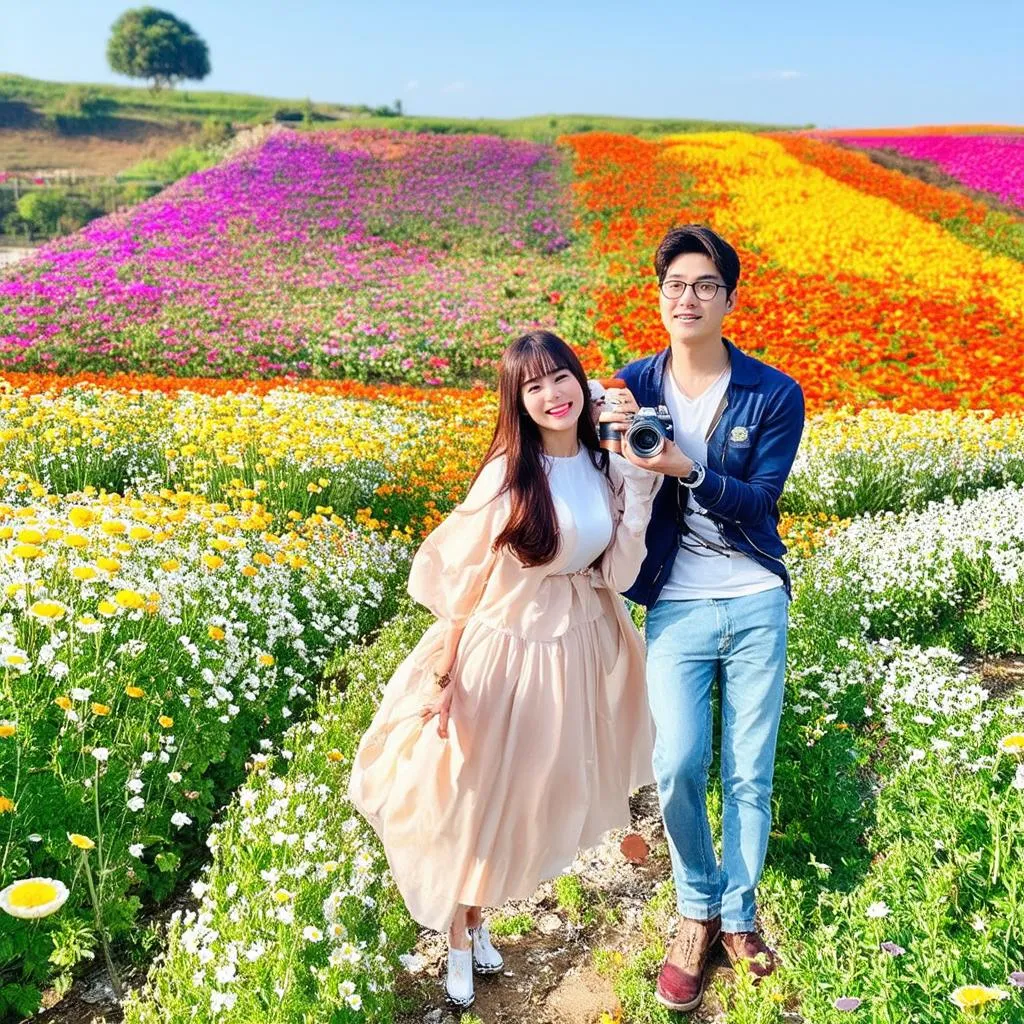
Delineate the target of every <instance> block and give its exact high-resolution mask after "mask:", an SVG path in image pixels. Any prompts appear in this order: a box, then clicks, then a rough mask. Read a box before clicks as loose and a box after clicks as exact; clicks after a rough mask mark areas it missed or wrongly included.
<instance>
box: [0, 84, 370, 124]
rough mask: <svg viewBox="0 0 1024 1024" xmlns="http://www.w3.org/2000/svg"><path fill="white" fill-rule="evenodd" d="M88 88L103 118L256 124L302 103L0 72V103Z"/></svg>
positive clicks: (330, 107)
mask: <svg viewBox="0 0 1024 1024" xmlns="http://www.w3.org/2000/svg"><path fill="white" fill-rule="evenodd" d="M75 87H77V88H80V89H84V90H88V91H89V92H90V93H91V94H92V95H94V96H95V97H96V98H97V99H98V100H101V101H103V102H104V108H105V116H106V117H108V118H118V117H133V118H140V117H141V118H144V119H149V120H155V121H196V122H199V121H202V120H204V119H205V118H207V117H216V118H226V119H228V120H231V121H245V122H249V123H252V124H259V123H261V122H263V121H269V120H271V119H272V118H273V117H274V113H275V111H277V110H279V109H281V108H285V107H286V108H288V109H292V110H295V111H296V112H298V113H300V114H301V112H302V109H303V106H304V105H305V103H306V101H305V100H304V99H303V100H296V99H277V98H274V97H271V96H255V95H252V94H249V93H241V92H206V91H205V90H196V89H188V88H178V89H164V90H160V91H159V92H154V91H153V90H152V89H149V88H147V87H145V86H136V85H93V84H88V83H83V84H79V83H68V82H46V81H43V80H42V79H38V78H27V77H25V76H24V75H11V74H0V103H2V102H8V103H24V104H27V105H28V106H30V107H33V108H43V107H48V106H51V105H52V104H55V103H57V102H59V101H60V100H61V98H62V97H63V96H64V95H65V94H66V93H67V91H68V90H69V89H71V88H75ZM312 106H313V113H314V116H316V115H319V116H320V117H321V118H323V119H327V120H333V119H335V118H343V117H349V116H351V115H352V114H353V113H359V112H364V113H368V111H369V108H367V107H362V106H345V105H342V104H339V103H314V104H313V105H312Z"/></svg>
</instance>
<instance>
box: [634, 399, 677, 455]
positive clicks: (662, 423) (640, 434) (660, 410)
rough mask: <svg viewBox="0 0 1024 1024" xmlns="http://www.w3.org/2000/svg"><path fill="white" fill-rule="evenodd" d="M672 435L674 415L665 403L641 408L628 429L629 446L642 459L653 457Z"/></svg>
mask: <svg viewBox="0 0 1024 1024" xmlns="http://www.w3.org/2000/svg"><path fill="white" fill-rule="evenodd" d="M671 436H672V417H671V416H670V415H669V412H668V409H667V408H666V407H665V406H664V405H659V406H657V407H656V408H655V407H652V406H644V407H643V408H642V409H639V410H638V411H637V413H636V415H635V416H634V417H633V422H632V423H630V425H629V429H628V430H627V431H626V440H627V441H628V442H629V447H630V448H632V449H633V451H634V452H635V453H636V454H637V455H639V456H640V458H641V459H653V458H654V456H655V455H657V454H658V453H659V452H660V451H661V450H662V449H663V448H664V447H665V442H666V441H667V440H668V439H669V438H671Z"/></svg>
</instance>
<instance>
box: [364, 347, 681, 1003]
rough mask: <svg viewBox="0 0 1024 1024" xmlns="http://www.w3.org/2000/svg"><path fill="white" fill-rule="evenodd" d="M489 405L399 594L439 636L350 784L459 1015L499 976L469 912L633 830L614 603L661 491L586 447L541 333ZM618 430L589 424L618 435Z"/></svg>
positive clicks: (643, 720)
mask: <svg viewBox="0 0 1024 1024" xmlns="http://www.w3.org/2000/svg"><path fill="white" fill-rule="evenodd" d="M498 394H499V410H498V422H497V427H496V429H495V432H494V438H493V440H492V441H491V445H490V448H489V450H488V452H487V455H486V456H485V458H484V461H483V464H482V466H481V468H480V470H479V471H478V472H477V475H476V478H475V480H474V481H473V484H472V486H471V487H470V490H469V494H468V495H467V496H466V499H465V500H464V501H463V503H462V504H461V505H459V506H458V508H456V509H455V510H454V511H453V512H452V513H451V515H449V516H448V518H447V519H445V521H444V522H443V523H441V525H440V526H438V527H437V528H436V529H435V530H434V531H433V533H431V534H430V536H429V537H427V539H426V540H425V541H424V542H423V545H422V546H421V547H420V549H419V551H418V552H417V553H416V556H415V558H414V559H413V564H412V569H411V571H410V575H409V593H410V594H411V595H412V596H413V598H415V599H416V600H417V601H418V602H419V603H421V604H423V605H425V606H426V607H427V608H429V609H430V610H431V611H432V612H433V613H434V614H435V615H436V616H437V618H438V621H437V622H436V623H435V624H434V625H433V626H431V627H430V629H428V630H427V632H426V633H425V634H424V636H423V638H422V639H421V641H420V642H419V644H417V646H416V648H415V649H414V650H413V651H412V652H411V653H410V655H409V656H408V658H406V660H405V661H404V662H403V663H402V665H401V666H400V667H399V669H398V670H397V671H396V672H395V674H394V676H393V677H392V679H391V681H390V682H389V683H388V685H387V687H386V688H385V690H384V694H383V698H382V701H381V705H380V708H379V709H378V711H377V714H376V716H375V717H374V720H373V723H372V724H371V726H370V728H369V730H368V731H367V732H366V735H365V736H364V737H363V739H362V741H361V743H360V745H359V750H358V751H357V753H356V757H355V761H354V764H353V768H352V776H351V781H350V784H349V796H350V798H351V799H352V801H353V803H354V804H355V805H356V806H357V807H358V808H359V810H360V811H361V812H362V813H363V815H364V816H365V817H366V819H367V820H368V821H369V822H370V824H371V825H372V826H373V827H374V829H375V830H376V831H377V834H378V835H379V836H380V837H381V840H382V842H383V844H384V849H385V851H386V853H387V857H388V862H389V864H390V866H391V871H392V874H393V875H394V878H395V881H396V883H397V885H398V888H399V889H400V890H401V893H402V896H403V897H404V899H405V902H406V905H407V906H408V908H409V912H410V913H411V914H412V916H413V917H414V918H415V919H416V920H417V921H419V922H420V923H421V924H423V925H426V926H427V927H429V928H435V929H437V930H438V931H444V930H447V931H448V944H449V956H448V972H447V977H446V981H445V988H446V991H447V995H448V998H449V1001H450V1002H452V1003H453V1004H455V1005H457V1006H459V1007H466V1006H469V1005H470V1004H471V1003H472V1002H473V970H474V969H475V970H476V971H477V973H496V972H497V971H500V970H501V969H502V966H503V964H502V959H501V955H500V954H499V953H498V951H497V950H496V949H495V948H494V947H493V945H492V944H491V942H490V938H489V936H488V933H487V928H486V926H485V925H483V924H482V921H481V911H480V908H481V907H482V906H498V905H500V904H502V903H504V902H505V901H506V900H508V899H522V898H525V897H527V896H530V895H532V894H533V892H534V891H535V890H536V888H537V886H538V884H539V883H540V882H541V881H542V880H543V879H545V878H551V877H553V876H556V875H557V874H559V873H560V872H561V871H562V869H563V868H565V867H566V866H567V865H569V864H571V863H572V861H573V859H574V858H575V856H576V853H577V850H579V849H580V848H585V847H588V846H592V845H594V844H595V843H596V842H597V841H598V839H599V838H600V837H601V835H602V834H603V833H605V832H606V831H608V830H609V829H612V828H617V827H622V826H626V825H628V824H629V820H630V819H629V794H630V792H631V790H633V789H635V788H637V787H638V786H641V785H643V784H645V783H647V782H649V781H651V779H652V775H651V747H652V731H651V722H650V715H649V712H648V709H647V701H646V695H645V691H644V653H643V648H642V642H641V640H640V636H639V634H638V632H637V631H636V629H635V627H634V626H633V623H632V620H631V619H630V617H629V614H628V613H627V611H626V608H625V606H624V604H623V602H622V601H621V600H620V599H619V597H618V596H617V595H618V592H619V591H622V590H625V589H626V588H627V587H629V586H630V585H631V584H632V583H633V580H634V579H635V577H636V574H637V572H638V571H639V569H640V564H641V562H642V561H643V558H644V554H645V546H644V533H645V530H646V527H647V521H648V518H649V516H650V509H651V504H652V502H653V499H654V494H655V492H656V491H657V489H658V487H659V485H660V483H661V480H662V477H661V475H660V474H657V473H653V472H649V471H647V470H645V469H643V468H641V467H640V466H639V465H634V464H632V463H630V462H629V461H627V460H626V459H624V458H623V457H622V456H620V455H614V454H609V453H608V452H606V451H603V450H602V449H601V448H600V446H599V444H598V438H597V431H596V428H595V423H594V421H595V417H594V416H593V405H592V402H591V398H590V394H589V390H588V386H587V380H586V377H585V375H584V373H583V368H582V367H581V365H580V362H579V360H578V359H577V357H576V355H575V353H574V352H573V351H572V349H571V348H569V346H568V345H566V344H565V342H563V341H562V340H561V339H560V338H558V337H556V336H555V335H554V334H551V333H549V332H547V331H534V332H532V333H530V334H526V335H524V336H523V337H521V338H519V339H518V340H517V341H516V342H514V343H513V344H512V345H511V346H510V347H509V348H508V349H507V350H506V352H505V353H504V355H503V357H502V360H501V367H500V370H499V376H498ZM627 412H628V410H618V411H610V412H605V413H603V414H602V419H607V420H610V421H613V422H617V423H618V424H619V427H618V429H620V430H622V429H625V426H624V424H625V421H626V419H627V415H626V413H627ZM625 447H626V446H625V444H624V448H625ZM632 457H633V458H636V457H635V456H632ZM435 716H436V717H437V718H438V723H437V727H436V728H434V727H432V726H431V725H430V724H429V723H430V720H431V719H432V718H433V717H435Z"/></svg>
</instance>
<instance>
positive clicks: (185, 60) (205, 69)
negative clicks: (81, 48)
mask: <svg viewBox="0 0 1024 1024" xmlns="http://www.w3.org/2000/svg"><path fill="white" fill-rule="evenodd" d="M107 61H108V62H109V64H110V67H111V69H112V70H113V71H116V72H117V73H118V74H122V75H127V76H128V77H129V78H151V79H152V80H153V87H154V89H159V88H160V87H161V86H165V85H166V86H173V85H174V83H175V82H177V81H180V80H182V79H186V78H188V79H201V78H205V77H206V76H207V75H208V74H209V73H210V56H209V52H208V50H207V47H206V43H204V42H203V40H202V39H200V38H199V36H198V35H196V33H195V32H194V31H193V30H192V28H191V26H190V25H188V24H187V23H186V22H184V21H181V20H180V19H179V18H176V17H175V16H174V15H173V14H170V13H169V12H167V11H161V10H157V9H156V8H154V7H138V8H135V9H134V10H130V11H125V12H124V14H122V15H121V16H120V17H119V18H118V19H117V21H115V22H114V24H113V27H112V28H111V30H110V41H109V42H108V43H107Z"/></svg>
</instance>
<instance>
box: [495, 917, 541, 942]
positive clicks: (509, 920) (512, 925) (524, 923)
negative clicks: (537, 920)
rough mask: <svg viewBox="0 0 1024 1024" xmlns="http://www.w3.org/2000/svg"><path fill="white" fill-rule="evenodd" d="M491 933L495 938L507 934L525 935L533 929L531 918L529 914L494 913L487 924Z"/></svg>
mask: <svg viewBox="0 0 1024 1024" xmlns="http://www.w3.org/2000/svg"><path fill="white" fill-rule="evenodd" d="M487 927H488V930H489V931H490V933H491V935H493V936H494V938H496V939H504V938H508V937H509V936H512V935H514V936H516V937H517V938H518V937H519V936H521V935H527V934H528V933H529V932H532V931H533V928H534V924H533V918H532V917H531V916H530V915H529V914H495V915H494V917H492V918H491V919H490V921H489V922H488V924H487Z"/></svg>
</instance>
